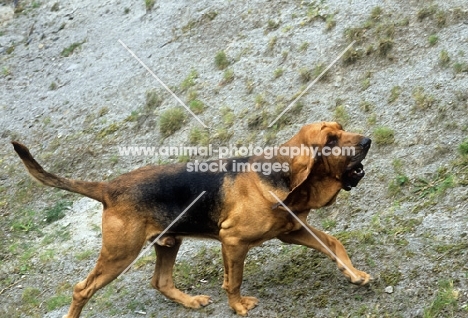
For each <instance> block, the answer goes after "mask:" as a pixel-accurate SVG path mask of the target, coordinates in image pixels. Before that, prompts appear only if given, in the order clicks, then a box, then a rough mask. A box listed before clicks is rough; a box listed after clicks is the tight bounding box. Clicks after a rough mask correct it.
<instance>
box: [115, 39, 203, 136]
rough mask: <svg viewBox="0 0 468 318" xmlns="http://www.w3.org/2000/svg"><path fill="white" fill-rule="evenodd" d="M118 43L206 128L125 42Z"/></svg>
mask: <svg viewBox="0 0 468 318" xmlns="http://www.w3.org/2000/svg"><path fill="white" fill-rule="evenodd" d="M119 43H120V44H122V46H123V47H124V48H125V49H126V50H127V51H128V52H129V53H130V54H131V55H132V56H133V57H134V58H135V60H137V61H138V63H140V64H141V65H142V66H143V67H144V68H145V69H146V70H147V71H148V73H150V74H151V76H153V77H154V78H155V79H156V80H157V81H158V82H159V84H161V85H162V87H164V88H165V89H166V91H168V92H169V93H170V94H171V95H172V97H174V98H175V99H176V100H177V101H178V102H179V104H181V105H182V106H184V107H185V109H186V110H187V111H188V112H189V113H190V114H191V115H192V116H193V117H194V118H195V119H196V120H198V122H199V123H200V124H202V126H203V127H205V128H208V126H206V125H205V123H203V122H202V121H201V119H200V118H198V116H197V115H195V114H194V113H193V112H192V111H191V110H190V108H188V107H187V105H185V103H184V102H183V101H181V100H180V98H179V97H177V95H176V94H174V92H173V91H172V90H171V89H170V88H169V87H167V85H166V84H164V82H163V81H161V80H160V79H159V77H157V76H156V74H154V72H153V71H152V70H151V69H150V68H149V67H148V66H146V64H145V63H143V62H142V60H140V59H139V58H138V56H136V54H135V53H133V51H132V50H130V49H129V48H128V46H127V45H125V43H123V42H122V40H120V39H119Z"/></svg>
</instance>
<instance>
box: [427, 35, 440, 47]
mask: <svg viewBox="0 0 468 318" xmlns="http://www.w3.org/2000/svg"><path fill="white" fill-rule="evenodd" d="M427 40H428V42H429V45H430V46H434V45H436V44H437V42H438V41H439V37H438V36H437V35H436V34H431V35H429V38H428V39H427Z"/></svg>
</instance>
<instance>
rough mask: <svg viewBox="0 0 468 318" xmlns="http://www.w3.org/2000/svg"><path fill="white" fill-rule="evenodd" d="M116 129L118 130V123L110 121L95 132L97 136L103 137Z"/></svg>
mask: <svg viewBox="0 0 468 318" xmlns="http://www.w3.org/2000/svg"><path fill="white" fill-rule="evenodd" d="M117 130H119V124H117V123H112V124H110V125H108V126H107V127H106V128H103V129H101V131H100V132H99V133H98V134H97V138H99V139H103V138H105V137H107V136H109V135H112V134H113V133H115V132H116V131H117Z"/></svg>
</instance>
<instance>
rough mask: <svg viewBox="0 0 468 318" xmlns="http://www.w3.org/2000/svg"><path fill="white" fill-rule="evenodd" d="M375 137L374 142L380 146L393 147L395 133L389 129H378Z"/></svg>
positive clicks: (382, 127) (383, 127)
mask: <svg viewBox="0 0 468 318" xmlns="http://www.w3.org/2000/svg"><path fill="white" fill-rule="evenodd" d="M373 135H374V138H373V140H374V141H375V143H376V144H377V145H380V146H384V145H391V144H393V142H394V141H395V132H394V131H393V130H392V129H391V128H389V127H385V126H381V127H377V128H375V129H374V133H373Z"/></svg>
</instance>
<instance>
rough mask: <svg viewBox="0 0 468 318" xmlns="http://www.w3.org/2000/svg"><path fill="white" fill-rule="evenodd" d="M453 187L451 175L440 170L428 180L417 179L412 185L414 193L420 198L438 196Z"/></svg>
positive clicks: (445, 170) (453, 182) (442, 169)
mask: <svg viewBox="0 0 468 318" xmlns="http://www.w3.org/2000/svg"><path fill="white" fill-rule="evenodd" d="M454 186H455V180H454V177H453V174H452V173H451V172H449V171H447V169H444V168H441V169H439V170H438V171H437V173H435V174H434V175H433V176H431V177H429V178H423V177H419V178H417V179H416V181H415V184H414V193H416V194H418V195H419V197H420V198H425V197H429V198H432V197H434V196H439V195H441V194H443V193H444V192H445V191H446V190H447V189H450V188H452V187H454Z"/></svg>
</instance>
